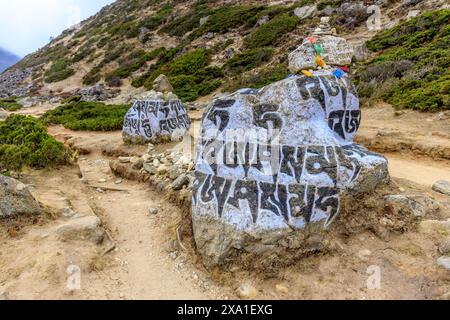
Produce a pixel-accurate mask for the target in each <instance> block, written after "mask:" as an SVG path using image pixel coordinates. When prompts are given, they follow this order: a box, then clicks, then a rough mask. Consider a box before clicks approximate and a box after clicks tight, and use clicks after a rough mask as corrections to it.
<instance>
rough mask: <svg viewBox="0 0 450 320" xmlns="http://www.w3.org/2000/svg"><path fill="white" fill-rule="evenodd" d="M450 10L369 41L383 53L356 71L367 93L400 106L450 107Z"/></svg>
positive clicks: (363, 92) (360, 86) (427, 15)
mask: <svg viewBox="0 0 450 320" xmlns="http://www.w3.org/2000/svg"><path fill="white" fill-rule="evenodd" d="M449 21H450V10H449V9H444V10H437V11H433V12H427V13H424V14H422V15H420V16H418V17H416V18H413V19H411V20H409V21H407V22H404V23H402V24H400V25H398V26H396V27H394V28H392V29H389V30H387V31H385V32H382V33H380V34H378V35H377V36H375V37H374V38H373V39H372V40H371V41H369V42H368V44H367V46H368V48H369V49H370V50H372V51H374V52H377V53H378V56H377V57H376V58H375V59H373V61H371V62H370V63H369V64H368V65H366V66H364V67H362V68H361V70H359V72H358V73H357V77H356V83H357V86H358V91H359V93H360V95H361V96H362V97H366V98H375V99H382V100H385V101H387V102H388V103H390V104H392V105H393V106H395V107H398V108H410V109H416V110H421V111H433V110H439V109H450V98H449V92H450V24H449Z"/></svg>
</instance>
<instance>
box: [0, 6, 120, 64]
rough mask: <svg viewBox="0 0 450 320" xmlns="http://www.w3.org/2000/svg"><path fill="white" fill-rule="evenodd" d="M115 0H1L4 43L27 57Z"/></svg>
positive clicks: (1, 38)
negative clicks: (52, 38)
mask: <svg viewBox="0 0 450 320" xmlns="http://www.w3.org/2000/svg"><path fill="white" fill-rule="evenodd" d="M112 2H114V0H0V47H2V48H4V49H6V50H9V51H11V52H12V53H15V54H16V55H18V56H20V57H23V56H25V55H27V54H29V53H32V52H34V51H36V50H37V49H39V48H41V47H43V46H44V45H46V44H47V43H48V42H49V41H50V37H56V36H58V35H59V34H60V33H61V32H62V31H64V30H65V29H67V28H69V27H70V26H73V25H75V24H77V23H78V22H80V21H82V20H84V19H86V18H88V17H90V16H92V15H94V14H95V13H97V12H98V11H99V10H100V9H101V8H102V7H104V6H105V5H107V4H110V3H112Z"/></svg>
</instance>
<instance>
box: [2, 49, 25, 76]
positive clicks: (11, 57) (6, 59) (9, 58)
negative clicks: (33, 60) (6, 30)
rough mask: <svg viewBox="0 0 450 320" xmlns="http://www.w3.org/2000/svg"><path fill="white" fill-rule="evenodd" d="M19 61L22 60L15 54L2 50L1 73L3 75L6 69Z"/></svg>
mask: <svg viewBox="0 0 450 320" xmlns="http://www.w3.org/2000/svg"><path fill="white" fill-rule="evenodd" d="M19 60H20V58H19V57H18V56H16V55H15V54H14V53H11V52H9V51H7V50H5V49H2V48H0V73H2V72H3V71H4V70H5V69H7V68H9V67H10V66H12V65H13V64H15V63H16V62H18V61H19Z"/></svg>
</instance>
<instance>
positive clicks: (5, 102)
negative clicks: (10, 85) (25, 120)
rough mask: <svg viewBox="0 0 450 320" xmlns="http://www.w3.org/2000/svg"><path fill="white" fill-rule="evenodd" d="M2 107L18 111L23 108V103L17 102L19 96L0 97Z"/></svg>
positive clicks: (0, 106)
mask: <svg viewBox="0 0 450 320" xmlns="http://www.w3.org/2000/svg"><path fill="white" fill-rule="evenodd" d="M0 108H3V109H5V110H8V111H17V110H19V109H21V108H22V105H21V104H20V103H18V102H17V98H15V97H11V98H4V99H0Z"/></svg>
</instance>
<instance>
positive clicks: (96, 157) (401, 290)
mask: <svg viewBox="0 0 450 320" xmlns="http://www.w3.org/2000/svg"><path fill="white" fill-rule="evenodd" d="M371 112H372V111H371ZM373 112H375V110H374V111H373ZM194 118H195V116H194ZM394 119H395V121H397V118H394ZM374 121H375V120H371V121H370V123H371V124H369V126H372V125H375V124H374ZM379 121H380V122H383V120H379ZM441 123H442V122H441ZM383 125H384V126H385V127H387V126H395V123H394V122H390V121H389V120H388V121H384V122H383ZM364 130H365V129H364V128H362V133H363V134H364V132H366V131H364ZM409 130H418V129H417V128H414V125H412V126H411V127H410V128H409ZM435 131H437V129H436V130H435ZM443 131H445V130H443ZM49 132H50V133H51V134H52V135H54V136H55V137H57V138H58V139H60V140H62V141H63V140H66V139H67V138H69V136H71V137H72V142H73V143H74V144H76V145H78V146H80V147H81V148H84V149H85V151H86V152H89V154H87V155H80V159H79V169H78V168H77V167H66V168H61V169H59V170H51V171H50V170H44V171H31V172H26V173H25V178H24V182H26V183H28V184H30V185H32V186H33V188H32V191H33V194H34V195H35V196H36V197H37V198H38V200H39V201H41V202H42V203H44V204H45V205H47V206H51V207H54V208H56V209H58V210H59V209H63V208H65V207H67V206H70V207H72V208H73V210H75V211H77V212H79V213H81V214H86V215H97V216H98V217H100V218H101V220H102V222H103V227H104V228H105V229H106V230H107V231H108V234H109V235H110V236H111V238H112V240H113V242H114V243H115V249H114V250H112V251H111V252H109V253H107V254H106V255H104V254H103V253H104V252H105V250H106V249H108V248H109V247H110V242H109V241H108V242H107V243H106V244H105V245H104V246H102V247H98V246H95V245H93V244H90V243H87V242H85V241H67V242H65V241H61V240H60V239H58V238H57V237H56V236H55V232H54V230H55V228H57V227H58V225H60V224H61V223H64V222H65V220H64V219H63V218H57V219H51V220H48V221H47V220H46V221H43V222H42V223H40V224H38V225H32V226H28V227H25V228H23V229H22V230H20V231H19V234H18V235H15V236H14V237H13V238H10V237H8V235H5V234H4V232H0V246H1V248H2V251H1V252H0V269H1V270H3V271H4V272H2V274H1V275H0V299H1V298H2V297H3V298H4V297H7V298H11V299H17V298H25V299H34V298H43V299H75V298H76V299H217V298H235V297H238V296H239V294H241V295H242V296H243V297H247V298H259V299H381V298H387V299H405V298H411V299H433V298H439V297H443V295H445V294H446V293H448V292H449V291H450V286H449V282H448V280H449V278H448V273H446V271H445V270H442V269H441V268H438V266H437V263H436V261H437V259H438V258H439V256H440V254H439V252H438V247H439V245H440V244H441V243H442V242H443V241H444V240H445V239H446V237H448V234H449V233H448V231H445V230H444V231H445V232H444V231H443V229H442V228H441V227H440V226H441V225H442V223H436V222H431V223H430V222H427V223H425V224H424V226H423V227H422V228H420V229H419V230H418V231H417V232H407V233H405V234H391V235H390V236H389V237H388V238H383V237H382V238H380V237H377V236H375V235H374V234H373V233H370V232H365V233H362V234H358V235H353V236H345V237H344V236H340V237H337V238H336V244H335V247H336V252H334V253H330V254H327V255H324V256H312V257H309V258H306V259H305V260H303V261H300V262H299V263H298V264H296V265H294V266H291V267H289V268H285V269H282V270H280V271H279V272H278V274H276V275H273V276H271V277H266V276H263V275H260V274H257V273H254V272H251V271H240V270H228V271H223V272H220V273H219V274H217V273H216V272H212V273H208V272H206V271H205V270H204V269H203V268H202V267H201V266H200V265H199V264H198V263H197V262H196V261H195V257H192V256H191V255H189V254H188V253H186V252H184V251H183V250H182V249H180V246H179V245H177V243H174V241H173V239H174V232H176V231H175V230H174V225H175V222H176V221H177V219H179V216H180V209H179V208H178V207H175V206H174V205H172V204H170V203H169V202H168V201H167V200H166V199H165V197H164V195H163V194H161V193H159V192H157V191H155V190H154V189H152V188H151V187H150V186H149V185H148V184H144V183H138V182H134V181H127V180H121V179H120V178H118V177H115V176H113V174H112V173H111V171H110V169H109V166H108V160H110V159H116V158H117V154H120V153H121V152H132V153H138V154H139V153H140V152H141V153H142V152H143V151H142V150H140V149H139V148H135V149H132V150H130V149H121V147H119V148H112V147H114V146H120V145H121V144H120V140H121V139H120V132H114V133H86V132H71V131H69V130H66V129H64V128H61V127H52V128H50V130H49ZM445 134H446V133H445V132H444V135H445ZM102 150H110V151H111V154H113V155H111V156H110V157H108V156H106V155H104V154H102V152H101V151H102ZM386 155H387V157H388V158H389V160H390V166H391V168H390V171H391V174H392V176H393V177H394V178H395V179H394V180H395V183H397V184H398V185H399V192H401V189H402V188H409V183H410V182H413V183H414V184H415V186H414V188H415V190H418V191H419V192H423V193H429V194H431V195H432V196H433V197H435V198H436V199H439V200H442V201H443V202H442V203H445V201H447V204H448V202H449V201H448V197H447V198H446V196H443V195H440V194H437V193H434V192H433V191H432V190H431V188H430V185H431V183H433V182H434V181H435V180H438V179H449V180H450V177H449V173H450V163H449V161H448V160H446V159H437V160H433V159H432V158H431V157H424V156H417V155H416V154H414V153H411V152H409V153H400V152H390V153H387V154H386ZM79 173H81V175H82V176H83V179H80V178H79ZM404 182H405V183H404ZM112 189H117V190H115V191H114V190H112ZM153 209H157V210H153ZM155 213H156V214H155ZM449 218H450V212H449V210H448V206H447V207H445V208H444V210H441V216H440V217H439V219H440V220H445V219H449ZM430 219H436V218H433V217H430ZM0 231H2V230H0ZM70 265H78V266H80V268H81V289H80V290H74V291H73V290H68V289H67V279H68V274H67V267H68V266H70ZM371 266H372V267H373V266H376V267H379V268H380V271H381V274H382V280H381V289H376V290H372V289H368V288H367V279H368V270H369V268H370V267H371ZM242 285H244V288H247V289H248V288H250V289H248V290H244V291H245V292H242V290H241V291H239V290H238V288H239V287H240V286H242Z"/></svg>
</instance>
